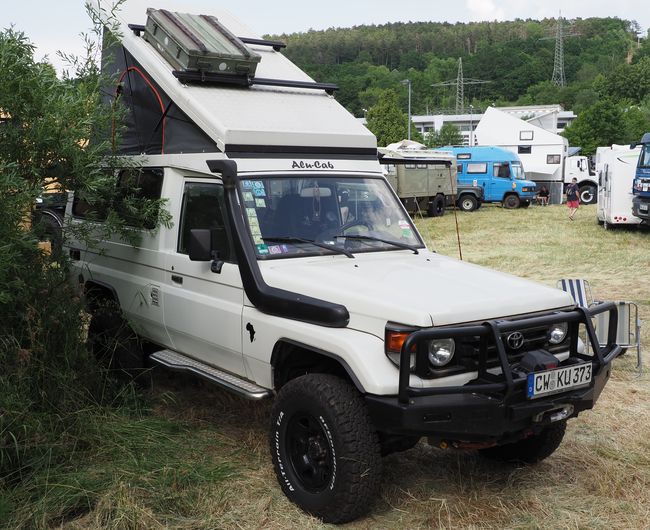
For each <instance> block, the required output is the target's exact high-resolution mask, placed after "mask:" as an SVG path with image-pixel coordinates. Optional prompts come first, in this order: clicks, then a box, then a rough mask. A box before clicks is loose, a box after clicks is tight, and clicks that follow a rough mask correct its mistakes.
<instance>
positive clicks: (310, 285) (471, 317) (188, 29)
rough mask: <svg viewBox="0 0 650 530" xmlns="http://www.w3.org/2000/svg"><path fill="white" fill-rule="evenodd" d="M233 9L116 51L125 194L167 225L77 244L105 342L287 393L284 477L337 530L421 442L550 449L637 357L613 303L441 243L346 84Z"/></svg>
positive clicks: (281, 409) (231, 387)
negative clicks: (286, 52)
mask: <svg viewBox="0 0 650 530" xmlns="http://www.w3.org/2000/svg"><path fill="white" fill-rule="evenodd" d="M216 15H217V16H212V15H200V16H197V15H188V14H184V13H172V12H169V11H164V10H148V18H147V24H146V25H142V24H135V23H133V24H130V25H127V24H126V23H125V22H121V21H118V27H117V28H115V29H114V30H113V31H115V32H116V34H118V35H119V41H118V42H117V43H116V44H114V45H111V46H109V47H107V48H105V49H104V50H103V58H102V65H103V68H104V70H105V71H108V72H111V73H113V74H115V76H114V79H115V81H114V83H113V84H110V85H109V86H106V87H105V88H104V91H103V93H104V94H106V97H107V104H111V105H115V100H116V99H118V100H119V101H121V102H122V103H121V104H123V105H125V106H126V107H127V110H129V112H127V113H126V115H125V117H124V123H123V126H124V128H123V134H122V135H121V136H120V137H119V138H118V139H117V140H116V141H117V142H118V143H117V146H116V147H117V149H118V151H119V153H120V155H121V157H122V158H120V159H118V160H126V162H127V163H125V167H124V169H123V170H121V171H118V172H117V174H116V185H117V186H118V187H119V190H120V193H118V194H117V196H118V198H121V197H129V196H136V197H147V198H164V199H165V200H166V203H165V208H166V209H167V212H168V214H169V216H170V217H171V219H170V221H171V222H170V223H166V224H165V225H163V226H160V227H158V228H153V227H152V229H151V230H143V231H141V232H140V238H139V240H138V241H137V242H136V243H135V244H132V243H128V242H125V241H122V240H120V239H119V238H117V237H113V238H112V239H106V240H103V241H101V242H100V244H99V246H98V247H95V246H90V245H87V244H86V243H85V242H84V241H83V240H81V239H72V240H69V241H67V246H66V252H67V253H68V255H69V256H70V259H71V264H70V267H71V278H72V279H73V281H74V282H75V283H76V284H77V285H78V286H79V288H80V289H81V290H83V292H84V293H85V296H86V298H87V300H88V307H89V310H90V311H91V321H90V325H89V330H88V333H89V342H90V344H91V345H92V347H93V351H94V352H95V353H96V354H97V355H98V356H99V357H100V358H102V359H106V358H107V357H108V359H107V361H108V362H110V366H113V367H114V368H115V369H117V370H123V371H126V372H133V371H134V370H136V373H138V372H137V370H138V369H139V368H142V367H144V368H146V367H147V366H148V365H150V364H155V365H160V366H163V367H166V368H169V369H171V370H178V371H184V372H187V373H189V374H193V375H195V376H197V377H201V378H203V379H206V380H208V381H211V382H213V383H214V384H216V385H219V386H221V387H223V388H224V389H227V390H228V391H230V392H234V393H235V394H238V395H239V396H243V397H245V398H249V399H253V400H261V399H266V400H273V407H272V408H270V409H269V422H268V429H269V436H268V444H269V452H270V458H271V461H272V463H273V468H274V470H275V474H276V476H277V480H278V484H279V487H280V488H281V490H282V491H283V492H284V493H285V495H286V496H287V497H288V498H289V499H290V500H291V501H292V502H294V503H296V504H297V505H298V506H299V507H301V508H302V509H303V510H305V511H306V512H309V513H311V514H314V515H315V516H317V517H319V518H321V519H322V520H324V521H327V522H333V523H343V522H346V521H351V520H353V519H355V518H357V517H359V516H361V515H362V514H364V513H366V512H367V511H369V510H371V509H372V506H373V500H374V498H375V497H376V496H377V494H378V491H379V486H380V479H381V467H382V456H383V455H387V454H390V453H392V452H395V451H402V450H406V449H409V448H411V447H413V446H414V445H415V444H416V443H417V442H418V440H419V439H420V438H422V437H426V438H427V439H428V440H429V443H433V444H436V445H438V446H440V447H453V448H456V449H470V450H478V451H479V452H480V454H481V455H482V456H484V457H486V458H492V459H497V460H499V459H501V460H512V459H516V460H518V461H525V462H529V463H534V462H537V461H540V460H542V459H544V458H546V457H548V456H549V455H550V454H552V453H553V452H554V451H555V450H556V449H557V447H558V446H559V444H560V443H561V440H562V437H563V435H564V432H565V428H566V423H567V420H570V419H571V418H574V417H576V416H577V415H578V414H580V413H582V412H583V411H585V410H588V409H591V408H592V407H593V406H594V404H595V402H596V400H597V399H598V396H599V395H600V393H601V391H602V389H603V387H604V386H605V384H606V383H607V381H608V379H609V377H610V373H611V365H612V361H613V360H614V358H615V357H616V356H617V355H619V353H620V351H621V348H620V346H619V345H617V344H616V343H615V340H614V339H611V340H609V341H608V344H607V345H606V346H604V347H602V348H601V347H599V345H598V343H597V342H594V341H597V339H596V337H595V334H594V333H593V328H592V327H591V318H592V317H593V316H594V315H596V314H601V313H607V314H609V315H610V318H611V322H612V324H613V325H610V329H616V325H615V323H616V315H617V313H616V308H615V306H614V304H611V303H610V304H602V305H599V306H597V307H594V308H591V309H584V308H580V307H577V306H576V304H575V303H574V301H573V299H572V297H571V296H570V295H569V294H567V293H565V292H563V291H561V290H558V289H554V288H551V287H548V286H545V285H540V284H537V283H535V282H532V281H529V280H525V279H522V278H517V277H515V276H512V275H509V274H505V273H502V272H496V271H492V270H489V269H486V268H483V267H479V266H476V265H472V264H470V263H466V262H460V261H457V260H455V259H452V258H449V257H446V256H442V255H440V254H437V253H435V252H433V251H431V250H429V249H428V248H427V246H426V244H425V241H424V239H423V238H422V237H421V236H420V234H419V233H418V230H417V228H416V227H415V225H414V224H413V222H412V221H411V219H410V217H409V215H408V213H407V212H406V210H405V209H404V207H403V205H402V203H401V202H400V200H399V198H398V197H397V195H396V194H395V192H394V191H393V189H392V188H391V187H390V185H389V184H388V182H387V181H386V179H385V178H384V176H383V171H382V166H381V165H380V163H379V161H378V159H377V144H376V139H375V137H374V136H373V135H372V133H371V132H370V131H368V129H366V128H365V127H364V126H363V125H361V124H360V123H359V122H358V121H357V120H356V119H355V118H354V116H352V115H351V114H350V113H349V112H347V111H346V110H345V109H344V108H343V106H341V105H340V104H339V103H338V102H337V101H336V99H335V98H334V97H332V96H331V95H330V94H329V93H330V92H333V91H334V90H335V88H336V87H334V86H332V85H328V84H322V83H315V82H314V81H313V80H312V79H310V78H309V77H308V76H307V75H306V74H305V73H304V72H302V71H301V70H300V69H299V68H297V67H296V66H295V65H294V64H292V63H291V62H290V61H289V60H288V59H287V58H286V57H284V56H283V55H282V53H281V48H282V43H278V42H271V41H265V40H262V39H260V38H259V37H258V36H255V35H251V33H250V30H248V29H247V28H246V27H245V26H243V25H242V24H241V23H239V22H238V21H237V20H234V19H233V18H232V17H231V16H229V15H228V13H226V12H219V13H217V14H216ZM217 17H218V18H217ZM130 22H139V21H130ZM107 26H109V27H113V26H112V25H111V24H109V23H108V21H107ZM506 160H507V161H508V162H509V164H508V166H509V169H510V171H514V170H515V169H516V168H515V166H513V165H512V164H511V163H510V162H512V157H509V158H507V159H506ZM504 178H505V177H504ZM512 184H515V185H518V184H519V182H518V181H515V180H513V181H512ZM120 204H121V203H120V202H119V200H117V202H116V203H115V204H114V205H113V206H112V207H113V211H114V214H115V215H119V216H121V217H122V218H123V219H124V222H125V223H127V224H128V223H129V215H128V213H129V212H128V210H124V209H122V208H120ZM86 206H87V205H86ZM87 212H88V209H87V208H86V207H84V205H83V201H82V200H80V198H79V197H76V198H75V199H74V200H72V201H71V202H69V203H68V205H67V210H66V222H67V223H68V225H71V226H73V227H74V226H77V225H78V226H82V227H85V228H87V229H88V230H90V231H92V230H97V231H99V232H101V225H102V221H101V218H93V219H90V218H89V217H88V216H87ZM585 329H586V330H587V332H588V337H589V340H590V341H591V343H592V345H591V347H590V348H589V352H591V353H588V352H587V351H586V349H585V347H584V345H583V343H582V342H581V341H580V339H579V332H581V330H582V331H584V330H585ZM569 457H570V455H569Z"/></svg>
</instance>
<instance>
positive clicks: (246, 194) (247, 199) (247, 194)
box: [244, 191, 255, 202]
mask: <svg viewBox="0 0 650 530" xmlns="http://www.w3.org/2000/svg"><path fill="white" fill-rule="evenodd" d="M253 201H255V197H253V193H252V192H250V191H245V192H244V202H253Z"/></svg>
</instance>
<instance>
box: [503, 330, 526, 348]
mask: <svg viewBox="0 0 650 530" xmlns="http://www.w3.org/2000/svg"><path fill="white" fill-rule="evenodd" d="M506 342H507V343H508V346H509V347H510V348H511V349H513V350H518V349H519V348H521V347H522V346H523V345H524V335H523V334H522V333H521V332H519V331H513V332H512V333H510V335H508V337H507V338H506Z"/></svg>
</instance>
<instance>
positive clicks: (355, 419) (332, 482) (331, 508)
mask: <svg viewBox="0 0 650 530" xmlns="http://www.w3.org/2000/svg"><path fill="white" fill-rule="evenodd" d="M269 445H270V449H271V459H272V461H273V467H274V469H275V474H276V476H277V479H278V482H279V483H280V487H281V488H282V491H283V492H284V494H285V495H286V496H287V497H288V498H289V500H290V501H291V502H293V503H295V504H297V505H298V506H299V507H300V508H301V509H303V510H304V511H306V512H308V513H311V514H313V515H315V516H316V517H319V518H320V519H322V520H323V521H324V522H327V523H346V522H349V521H352V520H354V519H356V518H358V517H360V516H361V515H363V514H365V513H366V512H367V511H368V510H369V508H370V506H371V504H372V503H373V501H374V499H375V497H376V495H377V492H378V490H379V483H380V478H381V455H380V445H379V440H378V436H377V433H376V432H375V430H374V427H373V425H372V424H371V422H370V418H369V416H368V412H367V410H366V406H365V403H364V402H363V399H362V397H361V395H360V394H359V393H358V392H357V391H356V389H355V388H354V387H352V385H350V384H349V383H348V382H347V381H344V380H343V379H341V378H339V377H336V376H333V375H328V374H307V375H303V376H301V377H298V378H296V379H292V380H291V381H289V382H288V383H287V384H285V385H284V386H283V387H282V389H281V390H280V392H279V394H278V396H277V398H276V400H275V404H274V406H273V410H272V412H271V430H270V432H269Z"/></svg>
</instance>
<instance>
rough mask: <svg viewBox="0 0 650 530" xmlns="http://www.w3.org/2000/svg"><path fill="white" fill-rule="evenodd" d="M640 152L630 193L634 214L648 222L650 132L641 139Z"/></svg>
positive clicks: (649, 210)
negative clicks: (631, 194)
mask: <svg viewBox="0 0 650 530" xmlns="http://www.w3.org/2000/svg"><path fill="white" fill-rule="evenodd" d="M639 145H640V146H641V152H640V153H639V158H638V161H637V166H636V174H635V176H634V185H633V188H632V193H633V195H634V199H633V201H632V208H633V212H634V215H636V216H638V217H639V218H640V219H642V220H643V222H644V223H650V133H645V134H644V135H643V138H641V141H640V142H639Z"/></svg>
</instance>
